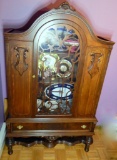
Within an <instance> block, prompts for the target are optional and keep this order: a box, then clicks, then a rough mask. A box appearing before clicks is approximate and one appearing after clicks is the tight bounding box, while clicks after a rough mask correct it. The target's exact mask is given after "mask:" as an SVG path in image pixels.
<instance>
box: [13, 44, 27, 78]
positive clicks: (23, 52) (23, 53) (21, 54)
mask: <svg viewBox="0 0 117 160" xmlns="http://www.w3.org/2000/svg"><path fill="white" fill-rule="evenodd" d="M14 50H15V51H16V62H15V64H14V67H15V69H16V70H17V71H18V72H19V74H20V76H22V75H23V73H24V72H25V71H26V70H27V69H28V64H26V58H27V52H28V49H27V48H23V47H15V48H14Z"/></svg>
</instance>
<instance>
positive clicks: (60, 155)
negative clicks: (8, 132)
mask: <svg viewBox="0 0 117 160" xmlns="http://www.w3.org/2000/svg"><path fill="white" fill-rule="evenodd" d="M93 139H94V143H93V144H92V145H91V146H90V151H89V152H85V151H84V144H77V145H75V146H66V145H64V144H58V145H56V146H55V147H54V148H51V149H50V148H46V147H44V146H43V145H34V146H32V147H29V148H26V147H23V146H20V145H15V146H14V147H13V150H14V153H13V154H12V155H8V153H7V147H6V146H5V147H4V150H3V154H2V157H1V160H117V141H112V140H111V141H110V140H108V139H107V138H105V135H104V134H103V132H102V129H100V128H99V127H98V128H96V129H95V135H94V136H93Z"/></svg>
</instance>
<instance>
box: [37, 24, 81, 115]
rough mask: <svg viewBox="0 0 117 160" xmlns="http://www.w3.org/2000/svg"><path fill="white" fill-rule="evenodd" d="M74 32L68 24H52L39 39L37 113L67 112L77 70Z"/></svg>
mask: <svg viewBox="0 0 117 160" xmlns="http://www.w3.org/2000/svg"><path fill="white" fill-rule="evenodd" d="M79 56H80V42H79V37H78V32H77V31H76V30H75V29H73V28H72V27H70V26H68V25H61V26H60V25H58V26H57V25H54V26H52V27H49V28H47V29H46V30H45V31H44V32H42V34H41V36H40V39H39V56H38V57H39V58H38V86H39V88H38V93H37V113H38V114H39V115H63V114H70V113H71V107H72V99H73V91H74V84H75V82H76V74H77V70H78V59H79Z"/></svg>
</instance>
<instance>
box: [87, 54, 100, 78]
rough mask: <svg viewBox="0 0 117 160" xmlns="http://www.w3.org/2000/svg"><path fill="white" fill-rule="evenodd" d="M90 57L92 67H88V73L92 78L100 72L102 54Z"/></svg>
mask: <svg viewBox="0 0 117 160" xmlns="http://www.w3.org/2000/svg"><path fill="white" fill-rule="evenodd" d="M90 56H91V63H90V66H89V67H88V73H89V74H90V76H91V78H92V77H94V76H95V75H96V74H97V73H98V72H99V63H100V58H101V57H102V53H92V54H91V55H90Z"/></svg>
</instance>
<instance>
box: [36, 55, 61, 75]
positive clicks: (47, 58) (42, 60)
mask: <svg viewBox="0 0 117 160" xmlns="http://www.w3.org/2000/svg"><path fill="white" fill-rule="evenodd" d="M59 59H60V58H59V56H58V55H57V54H54V53H52V54H48V53H42V54H41V55H40V56H39V60H38V68H39V69H40V70H44V71H45V70H48V69H50V70H51V71H54V72H56V70H57V68H56V65H55V64H56V62H57V61H58V60H59Z"/></svg>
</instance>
